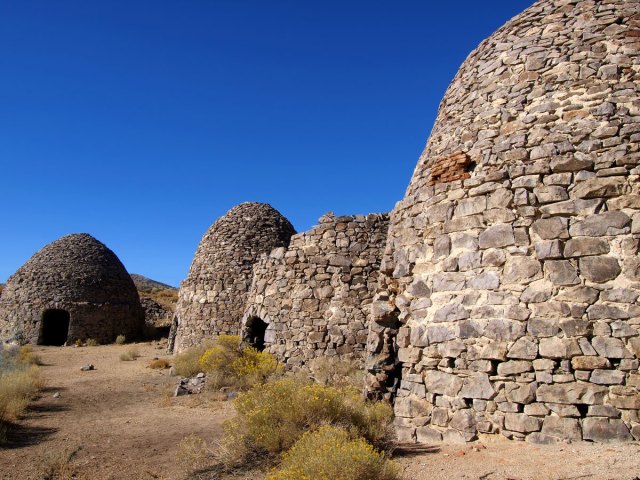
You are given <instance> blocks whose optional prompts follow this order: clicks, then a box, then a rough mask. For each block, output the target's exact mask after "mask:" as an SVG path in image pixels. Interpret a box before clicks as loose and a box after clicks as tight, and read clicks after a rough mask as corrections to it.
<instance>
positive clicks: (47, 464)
mask: <svg viewBox="0 0 640 480" xmlns="http://www.w3.org/2000/svg"><path fill="white" fill-rule="evenodd" d="M79 450H80V448H77V449H75V450H71V451H67V450H53V451H48V452H47V453H46V454H45V456H44V458H42V459H40V462H41V465H40V478H41V479H42V480H74V479H76V478H78V476H77V465H76V462H75V457H76V455H77V453H78V451H79Z"/></svg>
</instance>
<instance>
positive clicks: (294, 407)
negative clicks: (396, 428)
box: [224, 378, 393, 464]
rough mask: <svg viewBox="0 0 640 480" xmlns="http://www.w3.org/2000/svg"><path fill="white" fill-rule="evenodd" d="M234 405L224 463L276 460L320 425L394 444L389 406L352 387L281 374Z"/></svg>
mask: <svg viewBox="0 0 640 480" xmlns="http://www.w3.org/2000/svg"><path fill="white" fill-rule="evenodd" d="M234 407H235V409H236V412H237V415H236V417H234V418H233V419H231V420H229V421H227V422H226V423H225V425H224V430H225V441H224V447H225V449H224V451H225V452H227V453H228V458H226V459H224V460H225V462H226V463H231V464H233V463H243V462H246V461H249V462H250V463H251V462H252V461H253V459H254V458H266V459H271V460H273V459H275V458H276V457H277V455H279V454H281V453H282V452H285V451H286V450H288V449H289V448H291V446H293V444H294V443H295V442H297V441H298V440H299V439H300V438H301V437H302V435H303V434H304V432H306V431H308V430H315V429H318V428H319V427H320V426H322V425H336V426H340V427H342V428H344V429H346V430H347V431H348V432H349V433H350V434H351V435H353V436H354V437H363V438H364V439H366V440H367V441H368V442H370V443H371V444H373V445H374V446H376V447H378V448H381V449H385V448H387V447H388V446H390V445H391V439H392V432H391V421H392V417H393V412H392V409H391V407H390V406H389V405H388V404H386V403H380V402H369V401H366V400H364V399H363V398H362V395H361V394H360V392H359V391H358V390H356V389H354V388H350V387H347V388H336V387H329V386H324V385H319V384H316V383H309V382H301V381H299V380H296V379H293V378H282V379H279V380H275V381H272V382H268V383H265V384H259V385H255V386H254V387H253V388H252V389H251V390H249V391H248V392H246V393H243V394H240V395H239V396H238V398H236V399H235V400H234Z"/></svg>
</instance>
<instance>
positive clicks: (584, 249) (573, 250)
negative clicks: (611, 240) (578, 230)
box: [564, 237, 609, 258]
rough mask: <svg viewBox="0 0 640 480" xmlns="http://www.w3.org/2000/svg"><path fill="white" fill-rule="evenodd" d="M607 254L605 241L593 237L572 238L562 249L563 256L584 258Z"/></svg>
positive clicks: (607, 245) (607, 246) (607, 249)
mask: <svg viewBox="0 0 640 480" xmlns="http://www.w3.org/2000/svg"><path fill="white" fill-rule="evenodd" d="M605 253H609V244H608V243H607V242H606V241H605V240H601V239H599V238H593V237H578V238H572V239H571V240H569V241H568V242H567V244H566V245H565V247H564V256H565V257H567V258H570V257H584V256H588V255H602V254H605Z"/></svg>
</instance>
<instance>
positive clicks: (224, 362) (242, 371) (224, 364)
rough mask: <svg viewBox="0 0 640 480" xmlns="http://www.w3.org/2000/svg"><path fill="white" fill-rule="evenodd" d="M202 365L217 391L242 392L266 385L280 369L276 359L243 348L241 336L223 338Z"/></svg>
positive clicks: (210, 349) (204, 355) (250, 348)
mask: <svg viewBox="0 0 640 480" xmlns="http://www.w3.org/2000/svg"><path fill="white" fill-rule="evenodd" d="M198 363H199V364H200V368H201V369H202V371H203V372H206V373H207V381H208V384H209V385H210V386H212V387H213V388H219V387H223V386H230V387H234V388H237V389H240V390H242V389H245V388H247V387H249V386H251V385H254V384H256V383H262V382H264V381H265V380H266V379H267V378H268V377H269V376H271V375H272V374H274V373H275V372H276V371H277V369H278V363H277V362H276V359H275V358H274V357H273V355H271V354H270V353H268V352H259V351H258V350H256V349H255V348H253V347H247V346H243V345H242V343H241V340H240V337H239V336H237V335H220V336H219V337H218V338H216V339H215V342H214V344H213V346H212V347H211V348H209V349H207V350H206V351H205V352H204V353H203V354H202V356H201V357H200V360H199V361H198Z"/></svg>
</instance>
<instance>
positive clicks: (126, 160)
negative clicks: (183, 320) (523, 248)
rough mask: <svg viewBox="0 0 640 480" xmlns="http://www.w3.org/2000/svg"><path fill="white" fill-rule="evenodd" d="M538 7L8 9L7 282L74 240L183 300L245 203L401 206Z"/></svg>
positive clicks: (2, 227)
mask: <svg viewBox="0 0 640 480" xmlns="http://www.w3.org/2000/svg"><path fill="white" fill-rule="evenodd" d="M531 3H532V1H531V0H527V1H520V0H510V1H504V0H483V1H478V0H475V1H464V0H460V1H457V2H435V1H408V0H407V1H403V0H399V1H393V2H392V1H389V0H387V1H380V0H366V1H359V0H358V1H355V0H354V1H350V0H343V1H333V0H324V1H303V0H291V1H285V0H273V1H267V0H261V1H257V0H255V1H250V0H223V1H219V0H206V1H205V0H200V1H180V2H179V1H177V0H174V1H167V0H153V1H152V0H127V1H124V0H110V1H102V2H94V1H86V0H62V1H59V2H52V1H50V0H41V1H35V0H20V1H18V2H2V3H1V4H0V72H2V73H1V74H0V194H1V195H2V206H1V207H0V282H4V281H6V279H7V278H8V277H9V276H10V275H11V274H12V273H13V272H14V271H15V270H16V269H17V268H19V267H20V265H22V264H23V263H24V262H25V261H26V260H28V258H29V257H30V256H31V255H32V254H33V253H34V252H35V251H37V250H38V249H39V248H41V247H43V246H44V245H46V244H47V243H49V242H51V241H53V240H55V239H56V238H58V237H60V236H62V235H64V234H67V233H74V232H87V233H90V234H92V235H93V236H95V237H96V238H98V239H99V240H101V241H102V242H104V243H106V244H107V246H109V247H110V248H111V249H112V250H114V251H115V252H116V254H117V255H118V256H119V257H120V259H121V260H122V262H123V263H124V264H125V266H126V267H127V269H128V270H129V271H130V272H132V273H141V274H143V275H146V276H148V277H151V278H153V279H156V280H160V281H163V282H167V283H170V284H172V285H178V284H179V282H180V281H181V280H182V279H183V278H184V277H185V276H186V274H187V272H188V269H189V265H190V263H191V258H192V256H193V253H194V252H195V249H196V246H197V244H198V242H199V241H200V238H201V237H202V234H203V233H204V232H205V231H206V229H207V228H208V227H209V225H211V224H212V223H213V222H214V221H215V220H216V218H218V217H219V216H220V215H223V214H224V213H225V212H226V211H227V210H229V209H230V208H232V207H233V206H234V205H236V204H238V203H240V202H243V201H260V202H267V203H270V204H271V205H273V206H274V207H275V208H277V209H278V210H279V211H280V212H281V213H282V214H284V215H285V216H286V217H287V218H289V219H290V220H291V222H292V223H293V224H294V226H295V227H296V229H297V230H298V231H303V230H307V229H309V228H310V227H311V226H312V225H314V224H315V223H316V221H317V219H318V217H319V216H321V215H322V214H323V213H325V212H327V211H334V212H335V213H336V214H355V213H369V212H381V211H388V210H390V209H391V208H393V205H394V204H395V202H396V201H398V200H400V199H401V198H402V196H403V194H404V191H405V189H406V187H407V185H408V183H409V180H410V178H411V174H412V172H413V168H414V166H415V163H416V161H417V159H418V156H419V154H420V152H421V151H422V149H423V147H424V144H425V143H426V140H427V137H428V135H429V132H430V130H431V127H432V125H433V121H434V119H435V115H436V112H437V107H438V104H439V102H440V99H441V98H442V95H443V93H444V91H445V89H446V87H447V85H448V84H449V82H450V81H451V79H452V78H453V76H454V75H455V72H456V70H457V69H458V67H459V66H460V64H461V62H462V61H463V60H464V58H465V57H466V56H467V55H468V54H469V52H470V51H471V50H472V49H473V48H475V47H476V46H477V45H478V43H480V42H481V41H482V40H483V39H484V38H486V37H487V36H488V35H490V34H491V33H492V32H493V31H494V30H496V29H497V28H498V27H500V26H501V25H502V24H503V23H504V22H505V21H507V20H508V19H509V18H511V17H513V16H514V15H516V14H518V13H519V12H520V11H522V10H524V9H525V8H526V7H527V6H529V5H530V4H531Z"/></svg>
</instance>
